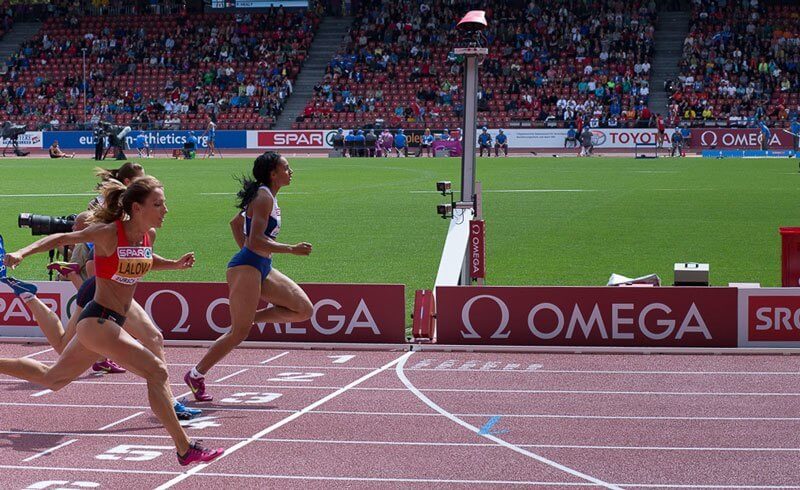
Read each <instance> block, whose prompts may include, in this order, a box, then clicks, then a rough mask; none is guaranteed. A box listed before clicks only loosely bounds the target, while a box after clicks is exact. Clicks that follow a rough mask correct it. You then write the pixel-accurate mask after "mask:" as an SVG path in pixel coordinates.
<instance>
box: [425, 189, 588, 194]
mask: <svg viewBox="0 0 800 490" xmlns="http://www.w3.org/2000/svg"><path fill="white" fill-rule="evenodd" d="M483 192H494V193H515V192H602V191H601V190H598V189H484V190H483ZM410 193H411V194H439V192H438V191H410Z"/></svg>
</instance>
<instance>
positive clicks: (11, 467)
mask: <svg viewBox="0 0 800 490" xmlns="http://www.w3.org/2000/svg"><path fill="white" fill-rule="evenodd" d="M0 470H34V471H42V470H48V471H75V472H84V473H123V474H126V475H179V474H180V473H178V472H177V471H159V470H113V469H109V468H81V467H78V466H76V467H74V468H63V467H60V466H15V465H9V464H4V465H0Z"/></svg>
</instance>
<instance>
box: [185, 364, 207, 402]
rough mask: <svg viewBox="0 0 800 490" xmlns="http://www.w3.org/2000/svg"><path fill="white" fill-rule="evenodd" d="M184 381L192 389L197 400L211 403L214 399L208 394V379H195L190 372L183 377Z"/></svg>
mask: <svg viewBox="0 0 800 490" xmlns="http://www.w3.org/2000/svg"><path fill="white" fill-rule="evenodd" d="M183 381H184V382H185V383H186V384H187V385H188V386H189V388H191V389H192V394H193V395H194V399H195V400H197V401H199V402H210V401H211V400H213V399H214V397H213V396H211V395H209V394H207V393H206V378H193V377H192V372H191V371H189V372H188V373H186V375H185V376H184V377H183Z"/></svg>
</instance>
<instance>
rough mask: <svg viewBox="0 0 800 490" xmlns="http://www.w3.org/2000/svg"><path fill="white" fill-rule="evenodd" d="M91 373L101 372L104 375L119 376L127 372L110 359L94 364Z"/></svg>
mask: <svg viewBox="0 0 800 490" xmlns="http://www.w3.org/2000/svg"><path fill="white" fill-rule="evenodd" d="M92 371H95V372H103V373H106V374H121V373H126V372H128V371H127V369H125V368H124V367H122V366H120V365H119V364H117V363H116V362H114V361H112V360H111V359H106V360H105V361H103V362H96V363H94V365H93V366H92Z"/></svg>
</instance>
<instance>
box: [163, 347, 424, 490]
mask: <svg viewBox="0 0 800 490" xmlns="http://www.w3.org/2000/svg"><path fill="white" fill-rule="evenodd" d="M411 354H412V352H411V351H409V352H406V353H405V354H403V355H402V356H400V357H398V358H397V359H394V360H392V361H390V362H388V363H386V364H384V365H383V366H381V367H379V368H378V369H375V370H373V371H370V372H369V373H367V374H365V375H364V376H362V377H360V378H358V379H357V380H355V381H353V382H351V383H349V384H348V385H346V386H344V387H342V388H339V389H338V390H336V391H334V392H333V393H330V394H328V395H327V396H325V397H323V398H320V399H319V400H317V401H315V402H314V403H312V404H311V405H308V406H306V407H305V408H303V409H302V410H300V411H299V412H296V413H293V414H292V415H289V416H288V417H286V418H284V419H282V420H280V421H278V422H276V423H274V424H272V425H271V426H269V427H267V428H266V429H264V430H262V431H260V432H257V433H256V434H253V435H252V436H250V438H248V439H247V440H244V441H242V442H239V443H237V444H234V445H233V446H231V447H230V448H228V449H227V450H226V451H225V453H223V454H222V456H220V457H219V458H217V459H216V460H215V461H219V460H221V459H222V458H224V457H226V456H229V455H231V454H233V453H235V452H236V451H238V450H239V449H241V448H243V447H245V446H247V445H249V444H252V443H253V442H254V441H257V440H258V439H260V438H261V437H264V436H265V435H267V434H269V433H270V432H272V431H274V430H276V429H279V428H281V427H283V426H284V425H286V424H288V423H289V422H291V421H293V420H295V419H297V418H299V417H301V416H302V415H304V414H306V413H308V412H311V411H312V410H314V409H315V408H317V407H319V406H320V405H322V404H324V403H326V402H328V401H330V400H332V399H334V398H336V397H337V396H339V395H341V394H342V393H345V392H346V391H349V390H350V389H351V388H353V387H355V386H358V385H359V384H361V383H363V382H364V381H367V380H368V379H370V378H372V377H374V376H377V375H378V374H380V373H382V372H384V371H386V370H387V369H389V368H391V367H392V366H394V365H395V364H398V363H400V362H404V361H405V359H407V358H408V356H410V355H411ZM209 464H211V463H203V464H199V465H197V466H195V467H194V468H192V469H190V470H188V471H186V472H184V473H182V474H181V475H179V476H177V477H175V478H173V479H172V480H170V481H168V482H166V483H164V484H163V485H161V486H159V487H158V488H156V490H164V489H167V488H172V487H173V486H174V485H176V484H178V483H180V482H182V481H183V480H185V479H187V478H189V477H190V476H192V475H194V474H195V473H198V472H200V471H201V470H203V469H204V468H205V467H206V466H208V465H209Z"/></svg>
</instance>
